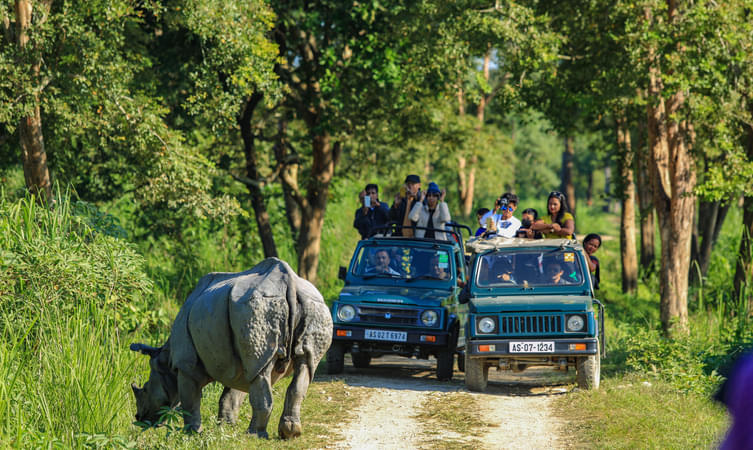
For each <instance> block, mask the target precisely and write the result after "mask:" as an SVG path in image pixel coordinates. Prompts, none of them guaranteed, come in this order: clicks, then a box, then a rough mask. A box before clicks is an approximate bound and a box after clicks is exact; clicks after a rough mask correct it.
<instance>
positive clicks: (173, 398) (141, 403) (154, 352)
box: [130, 344, 178, 424]
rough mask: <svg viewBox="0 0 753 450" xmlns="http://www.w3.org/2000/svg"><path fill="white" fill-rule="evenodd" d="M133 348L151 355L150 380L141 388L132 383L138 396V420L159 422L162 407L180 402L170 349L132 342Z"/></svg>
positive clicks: (135, 394)
mask: <svg viewBox="0 0 753 450" xmlns="http://www.w3.org/2000/svg"><path fill="white" fill-rule="evenodd" d="M130 348H131V350H133V351H136V352H140V353H142V354H144V355H147V356H149V366H150V367H151V371H150V372H149V381H147V382H146V383H145V384H144V387H142V388H140V387H138V386H137V385H136V383H132V384H131V389H133V395H134V396H135V397H136V421H138V422H147V421H148V422H151V423H153V424H154V423H157V421H158V420H159V416H160V409H161V408H163V407H165V406H167V407H173V406H175V405H176V404H177V403H178V389H177V379H176V376H175V374H174V373H172V371H171V370H170V368H169V366H168V361H169V356H170V355H169V351H168V350H167V349H166V348H165V347H160V348H156V347H150V346H148V345H145V344H131V347H130Z"/></svg>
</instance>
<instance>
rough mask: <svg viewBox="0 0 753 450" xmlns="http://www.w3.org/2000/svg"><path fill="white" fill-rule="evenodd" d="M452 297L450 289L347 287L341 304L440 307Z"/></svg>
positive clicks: (341, 295) (342, 295)
mask: <svg viewBox="0 0 753 450" xmlns="http://www.w3.org/2000/svg"><path fill="white" fill-rule="evenodd" d="M451 295H452V290H450V289H430V288H421V287H410V288H408V287H405V286H346V287H344V288H343V290H342V291H340V297H339V301H340V302H346V303H378V304H393V305H418V306H439V305H440V304H441V303H442V302H443V301H444V300H447V299H448V298H449V297H450V296H451Z"/></svg>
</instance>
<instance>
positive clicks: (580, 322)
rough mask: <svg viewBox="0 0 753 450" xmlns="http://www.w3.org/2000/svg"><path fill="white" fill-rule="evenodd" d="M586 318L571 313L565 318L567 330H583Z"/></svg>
mask: <svg viewBox="0 0 753 450" xmlns="http://www.w3.org/2000/svg"><path fill="white" fill-rule="evenodd" d="M585 326H586V320H585V319H584V318H583V316H581V315H580V314H573V315H572V316H570V317H568V318H567V331H583V328H584V327H585Z"/></svg>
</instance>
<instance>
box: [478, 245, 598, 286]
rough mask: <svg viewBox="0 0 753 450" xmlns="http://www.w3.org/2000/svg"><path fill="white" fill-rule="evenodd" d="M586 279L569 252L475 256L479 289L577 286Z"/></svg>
mask: <svg viewBox="0 0 753 450" xmlns="http://www.w3.org/2000/svg"><path fill="white" fill-rule="evenodd" d="M585 280H586V277H585V276H584V273H583V267H582V266H581V263H580V258H579V257H578V255H577V253H576V251H575V250H573V249H561V248H554V249H536V250H512V251H511V250H506V251H493V252H489V253H486V254H483V255H481V256H479V260H478V262H477V264H476V274H475V282H476V285H477V286H479V287H511V286H518V287H524V288H526V287H531V288H533V287H543V286H547V287H552V286H580V285H582V284H583V283H584V281H585Z"/></svg>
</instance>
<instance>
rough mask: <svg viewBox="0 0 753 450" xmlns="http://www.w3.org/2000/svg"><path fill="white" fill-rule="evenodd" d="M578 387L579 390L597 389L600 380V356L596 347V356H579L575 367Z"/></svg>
mask: <svg viewBox="0 0 753 450" xmlns="http://www.w3.org/2000/svg"><path fill="white" fill-rule="evenodd" d="M575 373H576V378H577V381H578V387H579V388H581V389H599V381H600V380H601V354H600V352H599V347H598V345H597V346H596V354H595V355H589V356H580V357H578V359H577V362H576V367H575Z"/></svg>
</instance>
